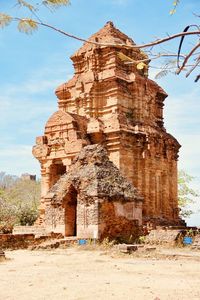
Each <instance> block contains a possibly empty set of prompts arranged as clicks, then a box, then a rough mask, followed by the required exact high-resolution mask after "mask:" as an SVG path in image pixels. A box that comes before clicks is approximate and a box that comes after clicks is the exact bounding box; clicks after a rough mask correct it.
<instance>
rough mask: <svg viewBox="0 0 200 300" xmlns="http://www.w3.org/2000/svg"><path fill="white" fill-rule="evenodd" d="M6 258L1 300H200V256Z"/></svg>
mask: <svg viewBox="0 0 200 300" xmlns="http://www.w3.org/2000/svg"><path fill="white" fill-rule="evenodd" d="M6 255H7V257H9V258H10V260H8V261H6V262H4V263H0V300H8V299H9V300H18V299H19V300H33V299H34V300H35V299H37V300H60V299H62V300H63V299H69V300H83V299H85V300H86V299H87V300H90V299H91V300H93V299H95V300H96V299H102V300H104V299H105V300H110V299H113V300H115V299H120V300H121V299H125V300H129V299H130V300H133V299H134V300H142V299H147V300H151V299H152V300H154V299H156V300H158V299H160V300H165V299H167V300H175V299H176V300H186V299H187V300H188V299H190V300H194V299H198V300H199V299H200V253H196V254H195V255H193V257H190V256H189V254H187V253H185V252H183V255H182V257H181V256H180V257H179V258H177V256H176V257H173V256H170V257H173V258H170V259H169V255H171V253H170V252H169V251H168V252H167V257H166V258H165V257H164V256H163V257H162V256H159V258H158V256H155V257H150V258H145V257H134V256H129V255H127V256H125V255H124V256H119V257H116V256H114V257H111V256H110V255H106V254H105V253H104V252H102V251H83V250H81V251H80V250H78V249H76V248H69V249H66V250H61V249H58V250H54V251H53V250H52V251H32V252H31V251H28V250H27V251H25V250H23V251H22V250H19V251H11V252H6ZM187 256H188V257H187Z"/></svg>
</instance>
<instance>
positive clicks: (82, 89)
mask: <svg viewBox="0 0 200 300" xmlns="http://www.w3.org/2000/svg"><path fill="white" fill-rule="evenodd" d="M89 40H90V41H97V42H100V43H105V44H106V43H109V44H120V43H121V44H122V43H123V44H126V45H135V43H134V42H133V41H132V40H131V39H130V38H129V37H128V36H126V35H125V34H124V33H122V32H120V31H119V30H118V29H116V28H115V27H114V25H113V24H112V23H111V22H108V23H107V24H106V25H105V26H104V27H103V28H102V29H101V30H100V31H99V32H97V33H96V34H94V35H93V36H91V38H90V39H89ZM119 53H120V55H119ZM122 54H124V55H126V56H128V57H130V58H132V59H134V60H135V61H138V60H144V59H148V58H147V56H146V55H145V54H144V53H143V52H142V51H140V50H139V49H137V48H134V49H133V48H132V49H130V48H129V49H126V48H120V47H114V46H109V45H104V46H96V45H93V44H88V43H85V44H84V45H83V46H82V47H81V48H80V49H79V50H78V51H77V52H76V53H75V54H74V55H73V56H72V57H71V59H72V61H73V64H74V69H75V74H74V76H73V78H72V79H71V80H69V81H68V82H66V83H64V84H62V85H61V86H59V87H58V88H57V89H56V96H57V98H58V111H57V112H55V113H54V114H53V115H52V116H51V117H50V118H49V120H48V122H47V124H46V126H45V132H44V136H41V137H38V138H37V139H36V145H35V146H34V147H33V154H34V156H35V157H36V158H37V159H38V160H39V161H40V164H41V176H42V198H41V206H40V219H39V220H38V224H39V223H41V224H43V225H45V226H46V228H47V229H48V230H55V231H59V230H60V231H61V232H64V233H65V234H66V235H74V234H78V235H81V236H84V235H85V236H91V237H92V236H93V235H95V234H96V232H97V235H101V234H103V232H105V230H106V226H108V227H109V228H111V227H112V226H111V225H112V222H113V226H114V227H115V229H116V228H117V229H118V231H120V230H121V232H122V235H123V234H125V229H123V228H122V227H123V226H124V225H123V226H122V225H121V229H120V224H119V223H120V222H119V217H123V218H124V219H123V220H126V222H125V223H127V224H128V223H129V225H130V228H131V226H132V224H133V223H134V222H136V223H141V213H142V221H143V222H147V221H149V220H150V221H152V222H154V223H157V224H168V225H176V224H179V223H180V222H181V220H180V218H179V214H178V203H177V158H178V150H179V148H180V145H179V143H178V142H177V140H176V139H175V138H174V137H173V136H171V135H170V134H169V133H167V132H166V129H165V128H164V122H163V106H164V100H165V98H166V97H167V94H166V93H165V91H164V90H163V89H162V88H161V87H159V86H158V85H157V84H156V83H155V82H154V81H152V80H150V79H148V68H143V69H142V70H138V69H137V67H136V64H131V65H130V64H126V63H125V62H124V61H123V59H122V57H123V55H122ZM95 144H97V145H101V146H102V147H104V148H105V149H106V150H107V153H108V157H109V160H110V161H111V162H113V163H114V165H115V166H116V167H117V168H118V171H119V174H118V176H122V177H123V180H122V181H123V182H126V180H128V181H129V182H130V183H131V184H132V189H133V190H134V191H135V188H137V191H138V192H137V193H136V192H133V193H132V196H131V197H132V198H131V197H129V198H126V196H123V195H122V194H121V195H120V197H119V198H117V197H116V195H115V196H113V197H111V198H109V197H108V195H107V196H106V195H105V193H104V197H103V198H102V195H99V194H98V191H97V190H98V189H96V193H95V195H94V196H93V198H92V195H89V196H90V199H92V200H90V201H88V200H86V198H87V197H89V196H88V195H87V197H85V198H84V197H82V194H81V193H80V186H83V185H84V182H86V181H88V180H89V173H87V172H86V173H87V174H86V179H85V181H84V178H83V177H84V176H82V175H81V174H79V173H78V170H77V174H79V176H82V177H81V183H80V185H78V186H75V184H73V183H72V181H73V180H72V181H71V183H70V185H69V183H67V182H68V181H67V180H69V181H70V180H71V179H69V178H68V177H67V176H68V175H67V174H68V173H70V172H72V169H73V167H76V165H73V166H72V162H73V159H74V158H75V157H76V155H78V154H79V153H80V151H81V149H83V148H84V147H86V148H87V146H88V145H95ZM97 149H100V148H98V147H97V148H96V150H97ZM96 150H95V149H93V150H92V149H90V155H91V157H92V155H94V156H95V153H97V152H98V151H100V150H98V151H97V152H95V151H96ZM91 151H92V152H91ZM101 151H103V150H101ZM101 151H100V152H101ZM92 153H93V154H92ZM97 156H98V155H97ZM103 157H104V158H105V157H106V154H105V153H104V155H103ZM105 160H106V158H105ZM78 163H79V164H80V161H79V162H77V164H78ZM87 163H88V164H89V165H90V167H91V161H87ZM101 163H102V166H103V162H101ZM73 164H74V163H73ZM75 164H76V163H75ZM114 165H113V166H114ZM93 166H95V161H93ZM91 169H92V167H91ZM111 170H114V169H112V168H111ZM64 174H66V175H64ZM62 175H64V183H63V176H62ZM93 175H94V174H93ZM93 175H91V176H93ZM61 176H62V177H61ZM95 176H96V175H95ZM110 176H111V177H112V175H111V174H110ZM61 178H62V179H61ZM79 179H80V178H79ZM107 180H108V185H109V184H111V183H109V178H107ZM79 181H80V180H79ZM96 182H98V180H96ZM62 184H64V191H65V192H66V194H62V193H61V194H62V197H61V198H59V197H58V198H59V199H60V201H57V202H56V201H53V199H55V198H56V197H57V195H58V194H59V192H58V190H59V187H61V186H62ZM54 186H55V188H54ZM86 186H87V184H86ZM111 186H112V184H111ZM134 187H135V188H134ZM88 188H89V186H88ZM126 192H127V191H126ZM126 192H125V193H126ZM51 193H52V194H51ZM139 195H141V196H142V198H143V208H142V204H141V201H142V198H141V196H139ZM106 197H107V198H106ZM58 198H56V199H58ZM83 198H84V199H83ZM108 198H109V199H108ZM70 203H71V204H70ZM100 203H101V205H100ZM120 203H121V205H122V206H121V208H119V207H120ZM84 205H85V206H87V207H90V209H89V211H88V212H87V214H88V215H87V217H83V216H84V214H85V213H86V212H84V209H85V208H84ZM100 207H101V209H102V210H101V209H100ZM125 207H129V213H128V212H127V210H128V208H125ZM103 211H104V212H103ZM108 215H110V216H112V217H111V218H110V219H109V220H108ZM81 216H82V217H81ZM84 218H85V219H87V220H88V221H87V222H88V224H87V222H86V221H84V220H83V219H84ZM112 220H113V221H112ZM117 220H118V221H117ZM108 223H109V225H108ZM125 223H123V222H122V220H121V224H125ZM105 224H107V225H105ZM126 226H127V225H126ZM103 227H104V229H102V228H103ZM114 227H113V232H116V231H115V229H114ZM128 227H129V226H127V228H128ZM70 228H71V229H70ZM109 234H110V235H113V233H112V234H111V233H109ZM116 234H117V233H116ZM114 235H115V233H114Z"/></svg>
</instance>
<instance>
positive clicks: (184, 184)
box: [178, 170, 199, 218]
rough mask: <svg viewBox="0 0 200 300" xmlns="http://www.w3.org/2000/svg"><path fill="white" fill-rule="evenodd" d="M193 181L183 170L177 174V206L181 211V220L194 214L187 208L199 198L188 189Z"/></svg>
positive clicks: (192, 190) (195, 192)
mask: <svg viewBox="0 0 200 300" xmlns="http://www.w3.org/2000/svg"><path fill="white" fill-rule="evenodd" d="M193 179H194V177H192V176H190V175H188V174H187V173H186V172H185V171H184V170H180V171H179V173H178V204H179V208H180V209H181V211H180V215H181V217H183V218H187V217H189V216H191V214H193V213H194V212H193V211H192V210H191V209H190V207H189V206H190V204H192V203H195V199H196V198H197V197H199V194H198V193H197V191H195V190H194V189H192V188H191V187H190V183H191V182H192V180H193Z"/></svg>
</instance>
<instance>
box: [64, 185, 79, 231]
mask: <svg viewBox="0 0 200 300" xmlns="http://www.w3.org/2000/svg"><path fill="white" fill-rule="evenodd" d="M63 206H64V208H65V236H76V234H77V191H76V189H75V188H74V187H73V186H72V185H71V186H70V188H69V191H68V193H67V194H66V196H65V198H64V199H63Z"/></svg>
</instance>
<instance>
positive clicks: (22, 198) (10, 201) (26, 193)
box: [0, 179, 40, 232]
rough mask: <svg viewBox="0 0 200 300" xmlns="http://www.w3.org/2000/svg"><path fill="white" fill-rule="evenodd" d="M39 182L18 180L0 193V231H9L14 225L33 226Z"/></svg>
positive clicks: (37, 202)
mask: <svg viewBox="0 0 200 300" xmlns="http://www.w3.org/2000/svg"><path fill="white" fill-rule="evenodd" d="M39 199H40V182H39V181H33V180H26V179H18V180H16V181H15V183H14V184H13V185H12V186H10V187H8V188H5V189H2V190H1V193H0V230H2V231H4V232H5V231H9V230H11V229H12V227H13V226H14V225H16V224H18V225H33V223H34V222H35V220H36V219H37V217H38V205H39Z"/></svg>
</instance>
